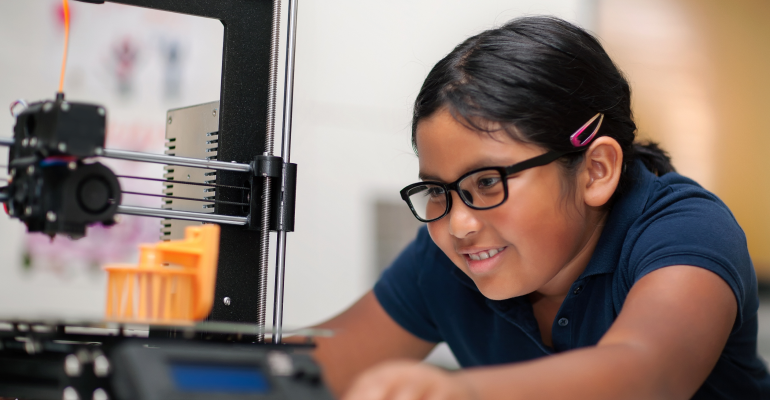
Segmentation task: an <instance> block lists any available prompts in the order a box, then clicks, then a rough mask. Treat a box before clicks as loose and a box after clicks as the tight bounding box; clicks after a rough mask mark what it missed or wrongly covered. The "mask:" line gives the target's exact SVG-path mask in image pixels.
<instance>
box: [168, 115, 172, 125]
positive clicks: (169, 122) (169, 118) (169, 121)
mask: <svg viewBox="0 0 770 400" xmlns="http://www.w3.org/2000/svg"><path fill="white" fill-rule="evenodd" d="M171 121H172V120H171V117H168V124H169V125H171Z"/></svg>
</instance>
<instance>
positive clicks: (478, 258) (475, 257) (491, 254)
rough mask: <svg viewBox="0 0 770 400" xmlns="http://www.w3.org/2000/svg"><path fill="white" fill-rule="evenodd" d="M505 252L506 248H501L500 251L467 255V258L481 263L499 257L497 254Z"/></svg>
mask: <svg viewBox="0 0 770 400" xmlns="http://www.w3.org/2000/svg"><path fill="white" fill-rule="evenodd" d="M503 250H505V247H500V248H499V249H491V250H486V251H480V252H478V253H473V254H466V255H465V256H466V257H468V258H470V259H471V260H473V261H481V260H486V259H487V258H491V257H494V256H495V255H497V253H500V252H501V251H503Z"/></svg>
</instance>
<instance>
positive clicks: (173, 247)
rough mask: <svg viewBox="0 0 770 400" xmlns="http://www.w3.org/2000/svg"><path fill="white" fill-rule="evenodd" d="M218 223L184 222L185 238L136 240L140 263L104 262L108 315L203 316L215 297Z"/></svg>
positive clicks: (173, 319) (148, 319)
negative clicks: (151, 242) (140, 242)
mask: <svg viewBox="0 0 770 400" xmlns="http://www.w3.org/2000/svg"><path fill="white" fill-rule="evenodd" d="M218 255H219V225H214V224H210V225H202V226H195V227H188V228H187V229H186V230H185V238H184V240H178V241H170V242H160V243H158V244H154V245H149V244H144V245H140V254H139V265H110V266H107V267H105V270H106V271H107V273H108V275H109V278H108V281H107V311H106V315H105V316H106V318H107V319H108V320H111V321H121V322H144V323H161V324H163V323H184V322H191V321H194V320H201V319H203V318H205V317H206V316H207V315H208V314H209V312H210V311H211V306H212V305H213V302H214V283H215V279H216V275H217V259H218Z"/></svg>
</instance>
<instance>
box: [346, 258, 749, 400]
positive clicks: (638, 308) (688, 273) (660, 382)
mask: <svg viewBox="0 0 770 400" xmlns="http://www.w3.org/2000/svg"><path fill="white" fill-rule="evenodd" d="M736 313H737V301H736V299H735V296H734V294H733V292H732V290H731V289H730V287H729V286H728V285H727V283H726V282H724V281H723V280H722V279H721V278H720V277H719V276H717V275H716V274H714V273H712V272H710V271H707V270H705V269H702V268H698V267H691V266H672V267H666V268H662V269H659V270H657V271H654V272H651V273H649V274H647V275H646V276H645V277H643V278H642V279H640V280H639V281H638V282H637V283H636V284H635V285H634V286H633V288H632V289H631V291H630V292H629V294H628V297H627V298H626V301H625V303H624V305H623V309H622V311H621V313H620V315H619V316H618V318H617V320H616V321H615V322H614V323H613V325H612V327H611V328H610V330H609V331H607V333H606V334H605V335H604V337H603V338H602V339H601V341H599V343H598V344H597V345H596V346H594V347H588V348H583V349H578V350H573V351H569V352H564V353H561V354H558V355H554V356H550V357H545V358H541V359H538V360H534V361H530V362H526V363H519V364H515V365H507V366H500V367H485V368H476V369H470V370H465V371H461V372H457V373H447V372H444V371H440V370H437V369H434V368H432V367H429V366H427V365H424V364H419V363H414V362H400V363H391V364H386V365H382V366H379V367H377V368H375V369H373V370H371V371H369V372H367V373H366V374H364V375H362V376H361V377H360V378H359V379H358V380H357V381H356V383H355V384H354V385H353V387H352V388H351V390H350V391H348V393H347V396H346V397H345V399H348V400H385V399H398V400H412V399H414V400H417V399H430V400H434V399H436V400H437V399H462V398H475V399H479V400H481V399H571V400H576V399H688V398H690V397H691V396H692V395H693V394H694V393H695V392H696V391H697V390H698V388H699V387H700V386H701V385H702V384H703V382H704V381H705V380H706V377H707V376H708V375H709V373H710V372H711V370H712V369H713V367H714V365H715V364H716V362H717V359H718V358H719V356H720V354H721V352H722V350H723V348H724V346H725V343H726V342H727V338H728V336H729V334H730V331H731V329H732V327H733V324H734V322H735V318H736Z"/></svg>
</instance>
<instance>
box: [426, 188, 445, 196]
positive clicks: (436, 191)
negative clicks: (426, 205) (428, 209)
mask: <svg viewBox="0 0 770 400" xmlns="http://www.w3.org/2000/svg"><path fill="white" fill-rule="evenodd" d="M426 195H427V196H428V197H430V198H436V197H443V196H444V188H442V187H438V186H434V187H430V188H428V190H426Z"/></svg>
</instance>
